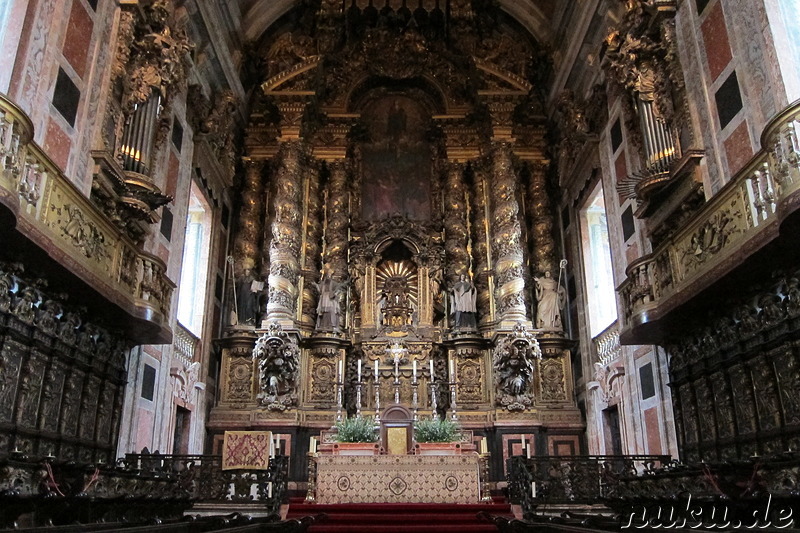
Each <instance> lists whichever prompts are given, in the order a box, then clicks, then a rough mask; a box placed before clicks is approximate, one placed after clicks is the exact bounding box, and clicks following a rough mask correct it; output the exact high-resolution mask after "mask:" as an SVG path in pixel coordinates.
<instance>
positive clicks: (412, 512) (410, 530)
mask: <svg viewBox="0 0 800 533" xmlns="http://www.w3.org/2000/svg"><path fill="white" fill-rule="evenodd" d="M481 512H483V513H488V514H491V515H498V516H505V517H508V518H513V515H512V513H511V506H510V505H508V504H505V503H488V504H481V503H478V504H432V503H358V504H349V503H348V504H335V505H334V504H327V505H326V504H306V503H294V502H293V503H291V504H290V505H289V510H288V515H287V516H286V518H287V519H291V518H300V517H303V516H317V515H320V514H323V513H324V514H325V515H326V516H325V518H324V519H322V520H320V521H319V522H315V523H314V524H313V525H312V526H311V527H310V528H309V533H434V532H435V533H484V532H486V533H489V532H496V531H498V529H497V526H495V525H494V524H492V523H489V522H487V521H486V520H485V519H482V518H481V517H479V516H478V513H481Z"/></svg>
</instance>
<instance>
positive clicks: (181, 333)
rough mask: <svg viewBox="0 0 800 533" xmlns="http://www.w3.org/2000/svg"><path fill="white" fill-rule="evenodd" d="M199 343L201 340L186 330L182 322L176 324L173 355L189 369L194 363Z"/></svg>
mask: <svg viewBox="0 0 800 533" xmlns="http://www.w3.org/2000/svg"><path fill="white" fill-rule="evenodd" d="M198 342H200V339H198V338H197V337H196V336H195V334H194V333H192V332H191V331H189V330H188V329H186V328H185V327H184V326H183V324H181V323H180V322H178V323H177V324H176V326H175V331H174V332H173V337H172V346H173V348H174V350H173V355H174V357H175V358H176V359H178V360H179V361H180V362H181V363H183V365H184V366H185V367H187V368H188V367H189V365H191V364H192V363H193V362H194V354H195V350H196V349H197V343H198Z"/></svg>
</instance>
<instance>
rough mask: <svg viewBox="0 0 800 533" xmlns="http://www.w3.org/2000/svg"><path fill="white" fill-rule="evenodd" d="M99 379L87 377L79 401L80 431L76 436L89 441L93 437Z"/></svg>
mask: <svg viewBox="0 0 800 533" xmlns="http://www.w3.org/2000/svg"><path fill="white" fill-rule="evenodd" d="M100 384H101V381H100V378H98V377H97V376H89V380H88V382H87V383H86V387H85V389H84V391H83V398H82V399H81V404H80V405H81V414H80V430H79V431H78V434H79V435H80V437H81V438H82V439H87V440H91V439H92V438H93V437H94V425H95V422H96V416H97V400H98V395H99V393H100Z"/></svg>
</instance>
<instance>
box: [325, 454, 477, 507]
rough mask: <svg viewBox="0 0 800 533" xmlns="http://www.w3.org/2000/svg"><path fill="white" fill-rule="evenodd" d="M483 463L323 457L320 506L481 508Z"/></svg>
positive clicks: (474, 459) (430, 458)
mask: <svg viewBox="0 0 800 533" xmlns="http://www.w3.org/2000/svg"><path fill="white" fill-rule="evenodd" d="M480 501H481V499H480V481H479V458H478V456H477V455H469V456H413V455H400V456H397V455H375V456H322V457H319V458H318V459H317V503H409V502H418V503H478V502H480Z"/></svg>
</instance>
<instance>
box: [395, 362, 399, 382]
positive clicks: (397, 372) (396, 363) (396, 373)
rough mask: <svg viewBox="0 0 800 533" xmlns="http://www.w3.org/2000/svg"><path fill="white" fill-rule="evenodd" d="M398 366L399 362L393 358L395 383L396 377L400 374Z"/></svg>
mask: <svg viewBox="0 0 800 533" xmlns="http://www.w3.org/2000/svg"><path fill="white" fill-rule="evenodd" d="M399 365H400V360H399V359H398V358H397V357H395V358H394V380H395V381H397V375H398V374H399V373H400V372H399V370H400V369H399V368H398V366H399Z"/></svg>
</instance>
